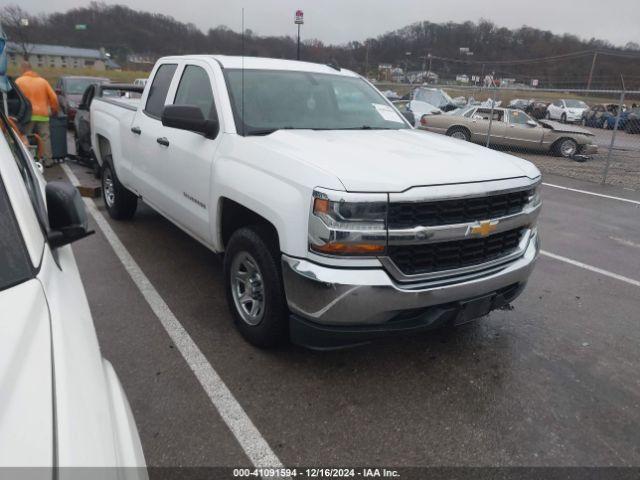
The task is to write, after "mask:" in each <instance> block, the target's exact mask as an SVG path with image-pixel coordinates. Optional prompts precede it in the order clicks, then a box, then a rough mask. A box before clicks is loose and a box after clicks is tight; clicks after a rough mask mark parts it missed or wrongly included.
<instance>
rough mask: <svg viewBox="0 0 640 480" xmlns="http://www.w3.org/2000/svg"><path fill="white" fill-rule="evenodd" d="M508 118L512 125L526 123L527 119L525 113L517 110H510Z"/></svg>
mask: <svg viewBox="0 0 640 480" xmlns="http://www.w3.org/2000/svg"><path fill="white" fill-rule="evenodd" d="M509 118H510V119H511V123H512V124H513V125H526V124H527V122H528V121H529V117H528V116H527V114H526V113H524V112H521V111H519V110H511V111H510V112H509Z"/></svg>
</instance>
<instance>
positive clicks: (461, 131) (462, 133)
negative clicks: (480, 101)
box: [447, 127, 471, 142]
mask: <svg viewBox="0 0 640 480" xmlns="http://www.w3.org/2000/svg"><path fill="white" fill-rule="evenodd" d="M447 136H449V137H454V138H457V139H459V140H464V141H465V142H468V141H470V140H471V133H469V130H467V129H466V128H462V127H453V128H450V129H449V130H448V131H447Z"/></svg>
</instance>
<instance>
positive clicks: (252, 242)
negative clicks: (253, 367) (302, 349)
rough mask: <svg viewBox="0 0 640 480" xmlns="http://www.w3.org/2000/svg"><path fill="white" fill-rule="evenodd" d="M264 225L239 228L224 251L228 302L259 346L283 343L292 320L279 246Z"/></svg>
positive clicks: (237, 320) (236, 321)
mask: <svg viewBox="0 0 640 480" xmlns="http://www.w3.org/2000/svg"><path fill="white" fill-rule="evenodd" d="M276 243H277V242H276V241H273V236H272V235H270V231H269V229H267V228H264V227H262V226H261V225H254V226H250V227H243V228H240V229H238V230H236V231H235V232H234V233H233V235H232V236H231V238H230V239H229V243H228V245H227V249H226V252H225V255H224V277H225V284H226V287H225V290H226V296H227V304H228V305H229V309H230V310H231V314H232V316H233V320H234V324H235V326H236V328H237V329H238V331H239V332H240V333H241V334H242V336H243V337H244V338H245V339H246V340H247V341H248V342H249V343H251V344H253V345H255V346H257V347H260V348H270V347H274V346H276V345H279V344H281V343H284V342H285V341H286V340H287V338H288V333H289V330H288V329H289V322H288V309H287V306H286V301H285V295H284V288H283V284H282V275H281V271H280V266H279V261H280V255H279V249H278V246H277V245H276Z"/></svg>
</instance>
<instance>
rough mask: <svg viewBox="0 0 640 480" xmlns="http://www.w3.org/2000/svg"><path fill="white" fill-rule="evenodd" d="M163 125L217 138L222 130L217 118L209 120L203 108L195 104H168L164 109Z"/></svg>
mask: <svg viewBox="0 0 640 480" xmlns="http://www.w3.org/2000/svg"><path fill="white" fill-rule="evenodd" d="M161 119H162V125H164V126H165V127H171V128H177V129H180V130H188V131H190V132H196V133H201V134H203V135H204V136H205V137H206V138H216V136H217V135H218V131H219V130H220V123H219V122H218V121H217V120H207V119H205V118H204V115H203V114H202V110H200V108H198V107H196V106H194V105H167V106H166V107H164V110H162V117H161Z"/></svg>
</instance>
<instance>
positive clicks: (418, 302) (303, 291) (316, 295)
mask: <svg viewBox="0 0 640 480" xmlns="http://www.w3.org/2000/svg"><path fill="white" fill-rule="evenodd" d="M538 252H539V239H538V234H537V232H536V231H535V230H534V231H533V232H532V234H531V235H530V237H529V242H528V245H526V247H525V249H524V252H523V253H522V255H521V256H520V257H519V258H517V259H514V260H512V261H511V262H509V263H506V264H503V265H499V266H497V267H493V268H491V269H488V270H486V271H484V272H475V273H474V275H472V276H461V277H454V278H446V279H445V280H443V279H440V280H436V279H433V280H429V281H427V282H416V283H402V284H401V283H399V282H397V281H395V280H394V279H393V278H392V277H391V276H390V275H389V274H388V273H387V272H386V271H385V270H384V269H383V268H366V269H365V268H363V269H343V268H334V267H326V266H322V265H318V264H316V263H313V262H310V261H308V260H304V259H299V258H293V257H289V256H286V255H283V256H282V272H283V279H284V286H285V292H286V297H287V302H288V305H289V309H290V310H291V312H292V313H293V314H294V315H295V316H297V317H300V318H302V319H304V320H305V321H308V322H312V323H314V324H321V325H326V326H345V327H346V326H381V325H385V324H387V323H388V322H390V321H394V320H395V319H397V318H399V317H402V316H403V315H404V314H407V315H409V314H411V312H412V311H416V312H419V311H420V310H421V309H425V308H426V307H432V306H438V305H444V304H449V303H451V302H462V301H465V300H469V299H473V298H476V297H481V296H483V295H486V294H488V293H491V292H497V291H500V290H501V289H504V288H506V287H509V286H512V285H518V284H521V285H524V283H526V281H527V279H528V277H529V275H530V273H531V271H532V269H533V265H534V263H535V260H536V258H537V256H538Z"/></svg>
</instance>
